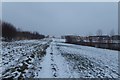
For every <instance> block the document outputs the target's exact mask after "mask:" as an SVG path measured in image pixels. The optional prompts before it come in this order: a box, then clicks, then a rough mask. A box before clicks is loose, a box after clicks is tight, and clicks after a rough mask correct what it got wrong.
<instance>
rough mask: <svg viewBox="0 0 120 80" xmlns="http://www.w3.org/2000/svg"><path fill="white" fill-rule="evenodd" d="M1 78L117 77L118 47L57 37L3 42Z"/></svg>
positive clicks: (0, 67)
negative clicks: (72, 41)
mask: <svg viewBox="0 0 120 80" xmlns="http://www.w3.org/2000/svg"><path fill="white" fill-rule="evenodd" d="M0 50H1V51H2V63H1V64H2V66H0V70H1V71H2V77H3V78H118V75H119V74H118V51H114V50H107V49H99V48H94V47H87V46H80V45H74V44H67V43H64V40H60V39H43V40H21V41H15V42H3V43H2V49H0Z"/></svg>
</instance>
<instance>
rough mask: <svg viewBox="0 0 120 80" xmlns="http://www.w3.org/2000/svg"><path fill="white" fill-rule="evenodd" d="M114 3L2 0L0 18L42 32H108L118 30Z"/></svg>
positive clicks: (23, 28)
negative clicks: (0, 14)
mask: <svg viewBox="0 0 120 80" xmlns="http://www.w3.org/2000/svg"><path fill="white" fill-rule="evenodd" d="M117 6H118V5H117V2H116V3H113V2H101V3H100V2H84V3H83V2H71V3H70V2H67V3H65V2H63V3H60V2H58V3H55V2H50V3H49V2H46V3H44V2H8V3H5V2H4V3H3V6H2V14H3V15H2V20H4V21H7V22H10V23H12V24H13V25H15V26H16V27H17V28H21V29H22V30H27V31H38V32H39V33H41V34H45V35H48V34H49V35H55V36H60V35H67V34H73V35H88V34H93V35H95V34H96V31H97V30H98V29H101V30H102V31H103V34H109V33H110V31H111V30H112V29H114V31H115V32H116V33H117V30H118V7H117Z"/></svg>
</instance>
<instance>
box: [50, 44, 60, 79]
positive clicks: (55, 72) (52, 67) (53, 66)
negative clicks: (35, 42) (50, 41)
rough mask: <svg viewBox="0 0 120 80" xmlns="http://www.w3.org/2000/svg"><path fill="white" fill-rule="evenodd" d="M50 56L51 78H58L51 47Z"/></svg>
mask: <svg viewBox="0 0 120 80" xmlns="http://www.w3.org/2000/svg"><path fill="white" fill-rule="evenodd" d="M50 55H51V61H52V63H51V70H52V75H53V77H58V73H57V71H58V70H59V69H58V66H57V65H56V63H55V62H54V52H53V45H51V53H50Z"/></svg>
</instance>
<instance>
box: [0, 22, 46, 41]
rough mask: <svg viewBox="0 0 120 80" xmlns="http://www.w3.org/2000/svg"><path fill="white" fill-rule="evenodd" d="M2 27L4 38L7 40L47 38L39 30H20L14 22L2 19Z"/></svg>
mask: <svg viewBox="0 0 120 80" xmlns="http://www.w3.org/2000/svg"><path fill="white" fill-rule="evenodd" d="M0 27H1V28H2V38H4V40H5V41H11V40H23V39H43V38H45V35H42V34H39V33H38V32H30V31H22V30H18V29H17V28H16V27H15V26H14V25H13V24H11V23H8V22H5V21H1V25H0Z"/></svg>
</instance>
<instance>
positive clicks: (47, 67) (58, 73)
mask: <svg viewBox="0 0 120 80" xmlns="http://www.w3.org/2000/svg"><path fill="white" fill-rule="evenodd" d="M55 45H56V44H55V43H54V42H51V44H50V46H49V47H48V48H47V49H46V56H45V57H44V58H43V62H42V63H41V67H42V70H41V71H40V72H39V75H38V77H40V78H66V77H67V78H70V77H74V76H73V75H72V74H71V71H70V70H69V68H70V66H69V65H68V64H69V63H67V62H66V61H65V59H64V58H63V57H62V56H61V53H59V52H58V51H57V50H56V49H55Z"/></svg>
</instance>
